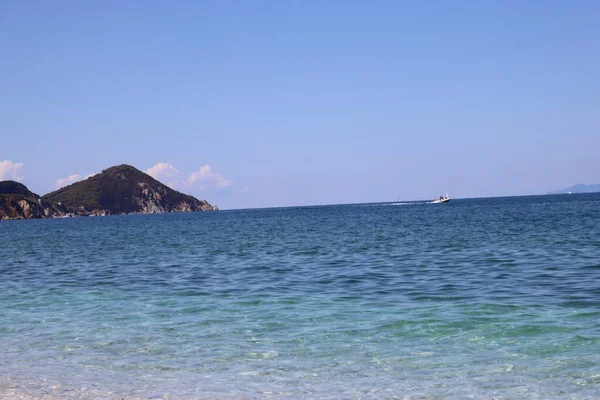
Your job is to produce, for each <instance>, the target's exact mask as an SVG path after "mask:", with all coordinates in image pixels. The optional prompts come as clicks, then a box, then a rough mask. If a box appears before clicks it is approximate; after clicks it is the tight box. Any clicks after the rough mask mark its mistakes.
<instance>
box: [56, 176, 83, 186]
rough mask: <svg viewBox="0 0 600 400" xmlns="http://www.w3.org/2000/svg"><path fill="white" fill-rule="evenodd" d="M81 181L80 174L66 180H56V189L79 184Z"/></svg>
mask: <svg viewBox="0 0 600 400" xmlns="http://www.w3.org/2000/svg"><path fill="white" fill-rule="evenodd" d="M80 180H81V175H79V174H73V175H69V176H68V177H66V178H60V179H57V180H56V187H57V188H61V187H63V186H67V185H70V184H71V183H74V182H77V181H80Z"/></svg>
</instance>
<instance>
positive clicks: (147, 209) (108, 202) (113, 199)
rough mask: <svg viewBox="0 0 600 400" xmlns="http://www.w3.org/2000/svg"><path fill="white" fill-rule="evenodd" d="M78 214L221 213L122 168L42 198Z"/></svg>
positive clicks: (129, 169) (134, 171)
mask: <svg viewBox="0 0 600 400" xmlns="http://www.w3.org/2000/svg"><path fill="white" fill-rule="evenodd" d="M42 200H43V201H44V202H47V203H49V204H52V205H53V206H55V207H67V208H69V209H71V210H72V212H73V213H74V214H75V215H109V214H130V213H161V212H180V211H207V210H217V207H216V206H212V205H210V204H208V203H207V202H206V201H205V200H198V199H196V198H195V197H193V196H189V195H186V194H183V193H180V192H178V191H176V190H173V189H171V188H169V187H168V186H166V185H164V184H162V183H160V182H159V181H157V180H156V179H154V178H152V177H151V176H150V175H147V174H145V173H144V172H142V171H140V170H138V169H136V168H134V167H132V166H130V165H118V166H115V167H111V168H108V169H105V170H104V171H102V173H100V174H97V175H94V176H92V177H90V178H87V179H85V180H83V181H79V182H76V183H73V184H71V185H69V186H66V187H64V188H61V189H59V190H57V191H54V192H52V193H48V194H46V195H44V196H43V197H42Z"/></svg>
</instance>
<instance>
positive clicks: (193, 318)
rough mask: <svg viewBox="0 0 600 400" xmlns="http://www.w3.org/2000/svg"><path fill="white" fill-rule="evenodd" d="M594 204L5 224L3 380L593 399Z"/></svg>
mask: <svg viewBox="0 0 600 400" xmlns="http://www.w3.org/2000/svg"><path fill="white" fill-rule="evenodd" d="M398 204H402V205H403V206H402V207H398V206H397V205H398ZM599 210H600V195H598V194H588V195H571V196H568V195H562V196H532V197H513V198H494V199H471V200H452V201H451V202H450V203H448V204H438V205H432V204H427V203H423V202H421V203H410V204H406V203H382V204H357V205H342V206H324V207H299V208H277V209H261V210H243V211H242V210H240V211H220V212H211V213H185V214H162V215H131V216H112V217H103V218H99V217H98V218H77V219H55V220H35V221H2V222H0V344H1V347H2V352H1V353H0V378H1V380H0V393H2V390H3V389H4V390H5V392H6V388H8V387H10V388H12V389H11V390H13V391H17V392H19V393H21V394H22V395H37V396H39V395H41V394H46V395H48V394H50V395H53V396H56V397H57V398H62V399H71V398H73V399H74V398H86V397H87V398H113V397H114V398H120V397H122V396H130V397H131V398H134V397H137V398H157V399H158V398H165V399H166V398H171V399H180V398H248V399H254V398H273V399H278V398H286V399H294V398H298V399H300V398H323V399H339V398H360V399H375V398H394V397H396V398H410V399H413V398H414V399H421V398H432V399H433V398H435V399H464V398H468V397H469V396H472V397H473V398H478V399H479V398H487V399H491V398H501V399H513V398H514V399H522V398H536V399H539V398H544V399H565V398H572V399H597V398H599V397H600V279H599V278H600V211H599Z"/></svg>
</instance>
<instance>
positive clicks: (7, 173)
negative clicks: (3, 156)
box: [0, 160, 24, 181]
mask: <svg viewBox="0 0 600 400" xmlns="http://www.w3.org/2000/svg"><path fill="white" fill-rule="evenodd" d="M23 165H24V164H23V163H13V162H12V161H10V160H4V161H2V162H0V181H3V180H5V179H9V180H14V181H21V180H23V175H21V172H22V171H21V170H22V169H23Z"/></svg>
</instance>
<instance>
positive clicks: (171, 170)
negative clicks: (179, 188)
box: [145, 162, 179, 179]
mask: <svg viewBox="0 0 600 400" xmlns="http://www.w3.org/2000/svg"><path fill="white" fill-rule="evenodd" d="M145 172H146V173H147V174H148V175H150V176H151V177H153V178H154V179H160V178H172V177H173V176H175V175H176V174H178V173H179V171H178V170H177V168H175V167H174V166H172V165H171V164H169V163H164V162H159V163H157V164H156V165H154V166H153V167H151V168H148V169H147V170H146V171H145Z"/></svg>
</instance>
